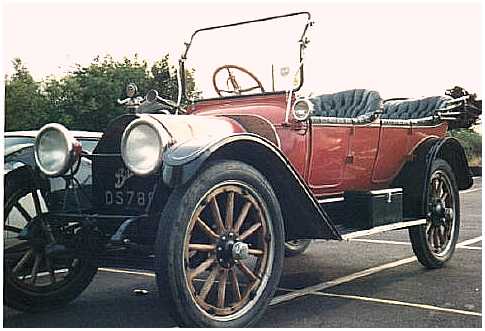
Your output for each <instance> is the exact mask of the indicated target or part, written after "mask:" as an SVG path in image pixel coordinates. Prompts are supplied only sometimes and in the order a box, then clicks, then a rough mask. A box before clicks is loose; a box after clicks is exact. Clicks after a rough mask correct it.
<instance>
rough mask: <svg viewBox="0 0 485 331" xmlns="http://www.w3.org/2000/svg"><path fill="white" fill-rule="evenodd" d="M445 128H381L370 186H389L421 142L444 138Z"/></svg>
mask: <svg viewBox="0 0 485 331" xmlns="http://www.w3.org/2000/svg"><path fill="white" fill-rule="evenodd" d="M447 128H448V126H447V124H446V123H441V124H440V125H437V126H414V127H411V126H383V127H382V128H381V136H380V143H379V152H378V157H377V159H376V163H375V166H374V171H373V175H372V183H371V186H373V187H374V188H379V187H386V186H387V185H389V183H390V182H392V180H393V179H394V178H395V177H396V176H397V175H398V173H399V171H400V170H401V168H402V167H403V166H404V163H405V162H406V161H407V160H409V159H410V158H411V156H412V153H413V151H414V150H415V149H416V148H417V147H418V146H419V144H420V143H421V142H423V141H424V140H426V139H429V138H431V137H444V136H445V134H446V131H447Z"/></svg>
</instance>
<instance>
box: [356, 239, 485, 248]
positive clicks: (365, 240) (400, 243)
mask: <svg viewBox="0 0 485 331" xmlns="http://www.w3.org/2000/svg"><path fill="white" fill-rule="evenodd" d="M477 239H478V238H475V239H473V240H474V241H475V240H477ZM349 241H357V242H364V243H370V244H388V245H402V246H411V243H410V242H406V241H394V240H380V239H363V238H356V239H350V240H349ZM477 241H480V240H477ZM475 242H476V241H475ZM456 248H460V249H469V250H482V248H481V247H472V246H468V245H467V243H466V242H463V243H462V244H460V245H457V246H456Z"/></svg>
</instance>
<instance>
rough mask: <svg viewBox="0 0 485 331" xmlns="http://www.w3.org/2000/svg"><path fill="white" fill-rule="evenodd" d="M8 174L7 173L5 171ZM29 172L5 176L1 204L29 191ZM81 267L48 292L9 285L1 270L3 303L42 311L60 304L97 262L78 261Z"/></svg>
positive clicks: (82, 284) (75, 291) (76, 291)
mask: <svg viewBox="0 0 485 331" xmlns="http://www.w3.org/2000/svg"><path fill="white" fill-rule="evenodd" d="M9 175H11V174H9ZM29 179H31V178H30V177H29V176H6V177H5V201H4V203H5V205H4V207H6V206H7V205H8V203H10V202H11V199H12V198H15V197H16V196H18V197H22V196H24V194H28V193H30V192H32V186H31V185H32V182H31V181H30V180H29ZM81 263H82V264H83V268H82V270H81V272H80V273H79V274H77V275H76V276H75V278H73V279H72V280H71V281H70V282H69V283H67V284H66V286H63V287H61V288H59V289H56V290H55V291H53V292H49V293H36V292H27V291H25V290H23V289H20V288H18V287H16V286H15V285H13V284H12V283H11V282H10V281H9V277H8V276H7V275H6V274H5V270H7V268H6V266H5V265H4V268H3V270H4V275H3V289H4V292H3V303H4V304H5V305H6V306H8V307H11V308H13V309H16V310H19V311H25V312H42V311H49V310H54V309H58V308H61V307H63V306H65V305H67V304H68V303H69V302H71V301H72V300H74V299H76V298H77V297H78V296H79V295H80V294H81V293H82V292H83V291H84V290H85V289H86V287H87V286H88V285H89V284H90V283H91V281H92V279H93V277H94V275H95V274H96V272H97V265H96V264H95V263H93V261H91V260H89V261H88V260H83V261H81Z"/></svg>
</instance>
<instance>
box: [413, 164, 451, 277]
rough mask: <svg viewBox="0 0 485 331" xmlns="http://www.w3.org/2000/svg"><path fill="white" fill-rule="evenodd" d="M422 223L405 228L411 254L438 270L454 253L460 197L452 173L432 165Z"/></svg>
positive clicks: (448, 168) (446, 165) (444, 167)
mask: <svg viewBox="0 0 485 331" xmlns="http://www.w3.org/2000/svg"><path fill="white" fill-rule="evenodd" d="M425 203H426V219H427V222H426V224H423V225H420V226H416V227H412V228H410V229H409V234H410V238H411V243H412V246H413V251H414V253H415V254H416V256H417V258H418V260H419V261H420V262H421V263H422V264H423V265H424V266H426V267H428V268H439V267H441V266H442V265H443V264H444V263H445V262H446V261H448V260H449V259H450V258H451V256H452V255H453V253H454V250H455V246H456V242H457V241H458V235H459V227H460V198H459V192H458V187H457V184H456V180H455V176H454V174H453V170H452V169H451V167H450V166H449V164H448V163H447V162H446V161H444V160H441V159H437V160H435V161H434V162H433V165H432V171H431V176H430V178H429V182H428V196H427V198H426V201H425Z"/></svg>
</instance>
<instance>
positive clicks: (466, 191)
mask: <svg viewBox="0 0 485 331" xmlns="http://www.w3.org/2000/svg"><path fill="white" fill-rule="evenodd" d="M481 190H482V188H481V187H478V188H471V189H468V190H465V191H461V192H460V194H466V193H472V192H476V191H481Z"/></svg>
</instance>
